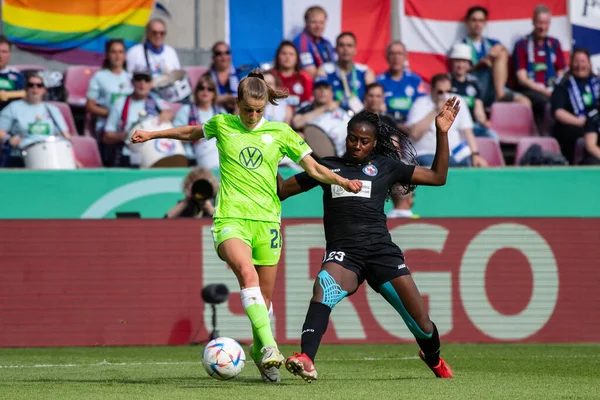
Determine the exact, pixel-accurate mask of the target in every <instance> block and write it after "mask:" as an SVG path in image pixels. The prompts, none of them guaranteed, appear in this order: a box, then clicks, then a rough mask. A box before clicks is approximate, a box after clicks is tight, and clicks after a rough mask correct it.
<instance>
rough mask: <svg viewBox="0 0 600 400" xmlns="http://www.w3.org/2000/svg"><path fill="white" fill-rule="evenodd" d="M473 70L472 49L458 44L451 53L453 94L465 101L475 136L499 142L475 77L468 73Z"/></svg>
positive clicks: (466, 45)
mask: <svg viewBox="0 0 600 400" xmlns="http://www.w3.org/2000/svg"><path fill="white" fill-rule="evenodd" d="M470 68H471V47H470V46H469V45H468V44H464V43H456V44H455V45H454V46H453V47H452V51H451V52H450V80H451V83H452V92H453V93H455V94H458V95H460V97H461V98H462V100H464V102H465V103H466V104H465V103H463V107H464V106H467V107H468V108H469V111H470V112H471V117H472V119H473V121H474V124H473V133H474V134H475V136H480V137H489V138H492V139H494V140H496V141H498V134H497V133H496V132H494V131H493V130H492V129H490V121H489V120H488V118H487V115H486V114H485V108H484V106H483V98H482V91H481V88H480V87H479V82H478V81H477V78H476V77H475V76H474V75H471V74H469V73H468V72H467V71H469V69H470Z"/></svg>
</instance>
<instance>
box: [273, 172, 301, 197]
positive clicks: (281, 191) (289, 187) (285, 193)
mask: <svg viewBox="0 0 600 400" xmlns="http://www.w3.org/2000/svg"><path fill="white" fill-rule="evenodd" d="M304 191H305V190H303V189H302V187H301V186H300V184H299V183H298V180H297V179H296V176H291V177H289V178H287V179H283V176H281V174H279V172H278V173H277V196H278V197H279V200H281V201H283V200H285V199H287V198H288V197H292V196H295V195H297V194H300V193H302V192H304Z"/></svg>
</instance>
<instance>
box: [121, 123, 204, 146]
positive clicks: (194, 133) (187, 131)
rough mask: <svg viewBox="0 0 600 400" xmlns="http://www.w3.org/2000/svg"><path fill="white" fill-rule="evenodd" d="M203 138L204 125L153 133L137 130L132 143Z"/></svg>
mask: <svg viewBox="0 0 600 400" xmlns="http://www.w3.org/2000/svg"><path fill="white" fill-rule="evenodd" d="M203 137H204V131H203V130H202V125H190V126H180V127H178V128H171V129H164V130H162V131H153V132H148V131H140V130H137V131H135V132H134V133H133V136H132V137H131V142H132V143H143V142H146V141H148V140H152V139H177V140H190V141H194V140H200V139H202V138H203Z"/></svg>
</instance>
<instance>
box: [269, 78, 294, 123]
mask: <svg viewBox="0 0 600 400" xmlns="http://www.w3.org/2000/svg"><path fill="white" fill-rule="evenodd" d="M263 76H264V77H265V82H267V85H269V86H270V87H272V88H275V89H281V88H282V87H281V81H280V80H279V78H278V77H277V76H276V75H275V74H273V73H272V72H270V71H265V72H263ZM293 114H294V112H293V111H292V108H291V107H290V106H289V105H288V103H287V99H279V100H277V105H276V106H274V105H273V104H271V103H267V105H266V107H265V113H264V117H265V119H266V120H268V121H276V122H285V123H286V124H288V125H289V124H291V123H292V115H293Z"/></svg>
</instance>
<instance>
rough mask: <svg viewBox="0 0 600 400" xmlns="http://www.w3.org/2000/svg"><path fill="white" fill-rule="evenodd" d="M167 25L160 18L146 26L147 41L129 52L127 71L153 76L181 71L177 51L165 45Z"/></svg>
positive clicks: (154, 19)
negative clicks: (149, 72)
mask: <svg viewBox="0 0 600 400" xmlns="http://www.w3.org/2000/svg"><path fill="white" fill-rule="evenodd" d="M166 35H167V24H166V23H165V21H163V20H162V19H160V18H153V19H151V20H150V21H149V22H148V23H147V24H146V40H145V41H144V43H138V44H136V45H135V46H133V47H131V48H130V49H129V51H128V52H127V70H128V71H129V72H130V73H131V72H133V71H144V70H146V71H151V72H152V75H153V76H154V75H162V74H166V73H169V72H173V71H177V70H180V69H181V64H180V63H179V57H178V56H177V52H176V51H175V49H174V48H173V47H171V46H169V45H168V44H165V37H166Z"/></svg>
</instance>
